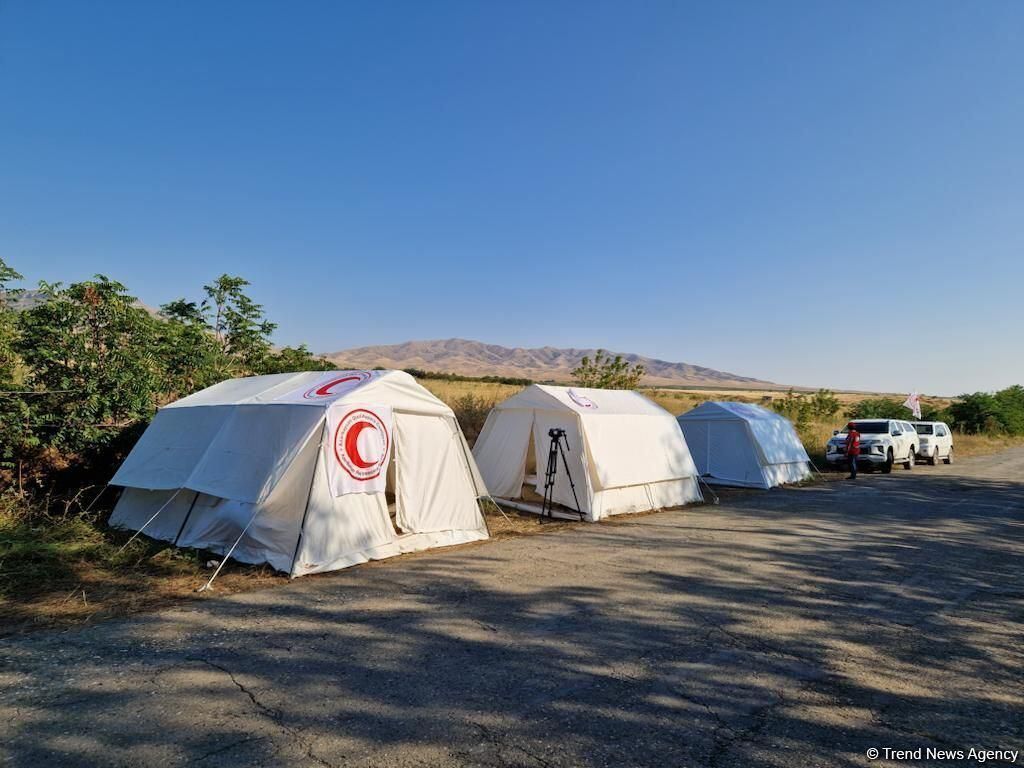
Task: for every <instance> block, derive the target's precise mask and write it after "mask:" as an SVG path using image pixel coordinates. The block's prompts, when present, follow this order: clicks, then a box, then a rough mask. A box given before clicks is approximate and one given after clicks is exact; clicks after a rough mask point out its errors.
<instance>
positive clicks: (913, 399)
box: [903, 392, 921, 419]
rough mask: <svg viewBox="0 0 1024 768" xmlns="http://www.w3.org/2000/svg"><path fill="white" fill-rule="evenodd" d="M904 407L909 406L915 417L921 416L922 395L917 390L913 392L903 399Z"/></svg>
mask: <svg viewBox="0 0 1024 768" xmlns="http://www.w3.org/2000/svg"><path fill="white" fill-rule="evenodd" d="M903 407H904V408H909V409H910V411H911V413H913V414H914V418H915V419H920V418H921V396H920V395H919V394H917V392H911V393H910V394H909V395H907V399H906V400H904V401H903Z"/></svg>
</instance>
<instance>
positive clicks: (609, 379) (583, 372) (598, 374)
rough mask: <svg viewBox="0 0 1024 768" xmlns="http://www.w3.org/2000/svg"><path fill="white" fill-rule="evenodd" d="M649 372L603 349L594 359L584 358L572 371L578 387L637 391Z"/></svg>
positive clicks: (598, 351)
mask: <svg viewBox="0 0 1024 768" xmlns="http://www.w3.org/2000/svg"><path fill="white" fill-rule="evenodd" d="M646 373H647V370H646V369H645V368H644V367H643V366H642V365H639V364H632V363H630V362H629V361H628V360H625V359H623V357H622V355H616V356H615V357H612V356H611V355H609V354H608V353H607V352H605V351H604V350H603V349H599V350H597V353H596V354H595V355H594V359H593V360H591V359H590V357H584V358H583V359H582V360H580V364H579V365H578V366H577V367H576V368H574V369H573V370H572V379H573V382H574V383H575V384H576V386H579V387H592V388H595V389H636V387H637V385H638V384H639V383H640V380H641V379H642V378H643V377H644V374H646Z"/></svg>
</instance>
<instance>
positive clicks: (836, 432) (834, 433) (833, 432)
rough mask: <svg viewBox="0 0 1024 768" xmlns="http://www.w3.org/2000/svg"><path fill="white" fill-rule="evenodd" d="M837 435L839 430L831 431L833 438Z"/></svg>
mask: <svg viewBox="0 0 1024 768" xmlns="http://www.w3.org/2000/svg"><path fill="white" fill-rule="evenodd" d="M838 434H839V430H838V429H833V430H832V435H833V437H834V436H835V435H838Z"/></svg>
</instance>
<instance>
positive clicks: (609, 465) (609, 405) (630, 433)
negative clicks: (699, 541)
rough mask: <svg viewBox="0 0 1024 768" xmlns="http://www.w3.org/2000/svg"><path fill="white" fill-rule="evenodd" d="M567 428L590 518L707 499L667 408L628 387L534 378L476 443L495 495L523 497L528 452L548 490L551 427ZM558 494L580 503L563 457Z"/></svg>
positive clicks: (569, 503) (539, 487) (498, 410)
mask: <svg viewBox="0 0 1024 768" xmlns="http://www.w3.org/2000/svg"><path fill="white" fill-rule="evenodd" d="M555 427H560V428H562V429H564V430H565V433H566V440H567V443H568V447H569V451H568V453H567V454H566V460H567V462H568V465H569V472H570V473H571V475H572V479H573V482H574V483H575V485H576V493H577V497H578V498H579V502H580V509H581V511H582V512H583V514H584V517H585V519H587V520H591V521H593V520H600V519H601V518H604V517H608V516H610V515H617V514H622V513H626V512H640V511H644V510H650V509H661V508H664V507H674V506H680V505H682V504H686V503H689V502H692V501H700V500H701V493H700V488H699V487H698V482H697V468H696V466H695V465H694V463H693V460H692V459H691V457H690V452H689V450H688V449H687V446H686V441H685V439H684V438H683V434H682V432H681V431H680V429H679V425H678V423H677V422H676V420H675V419H674V418H673V416H672V414H670V413H669V412H668V411H666V410H665V409H663V408H661V407H660V406H658V405H656V404H655V403H653V402H651V401H650V400H648V399H647V398H645V397H643V396H642V395H640V394H638V393H636V392H632V391H628V390H609V389H587V388H580V387H556V386H547V385H543V384H533V385H531V386H529V387H527V388H526V389H524V390H523V391H522V392H520V393H518V394H516V395H514V396H512V397H511V398H509V399H508V400H505V401H504V402H502V403H499V404H498V405H497V406H495V407H494V409H493V410H492V411H491V412H490V413H489V414H488V416H487V421H486V422H485V424H484V427H483V430H482V431H481V433H480V437H479V438H478V439H477V442H476V445H475V446H474V447H473V455H474V456H475V457H476V462H477V466H478V467H479V468H480V472H481V475H482V476H483V479H484V482H485V484H486V485H487V488H488V490H489V491H490V492H491V494H492V495H493V496H495V497H499V498H505V499H518V498H521V497H522V489H523V484H524V483H525V482H526V478H527V472H526V470H527V465H528V464H530V463H531V462H530V458H531V457H530V456H529V453H530V451H531V450H532V452H533V456H532V459H533V462H532V463H533V464H535V465H536V466H537V467H539V468H540V471H539V472H538V474H537V476H536V479H535V480H534V481H533V485H534V490H535V491H536V493H537V494H538V495H543V493H544V474H543V468H544V467H545V465H546V464H547V454H548V447H549V445H550V438H549V437H548V430H549V429H552V428H555ZM553 496H554V500H555V501H556V502H557V503H558V504H561V505H563V506H565V507H569V508H573V507H575V502H574V499H573V495H572V488H571V486H570V484H569V481H568V478H567V477H566V474H565V471H564V467H563V466H562V464H561V463H559V471H558V472H557V473H556V475H555V486H554V492H553Z"/></svg>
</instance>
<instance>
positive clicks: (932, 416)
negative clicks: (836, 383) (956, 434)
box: [846, 397, 948, 421]
mask: <svg viewBox="0 0 1024 768" xmlns="http://www.w3.org/2000/svg"><path fill="white" fill-rule="evenodd" d="M846 415H847V416H848V417H849V418H851V419H901V420H903V421H913V420H914V419H915V417H914V415H913V414H912V413H911V412H910V409H909V408H907V407H906V406H904V405H903V401H902V400H894V399H892V398H891V397H869V398H865V399H864V400H860V401H858V402H856V403H854V404H853V405H851V406H850V407H849V408H848V409H847V411H846ZM921 420H922V421H947V420H948V414H947V413H946V412H945V411H944V410H942V409H939V408H936V407H935V406H934V405H930V404H928V403H926V402H922V403H921Z"/></svg>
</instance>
